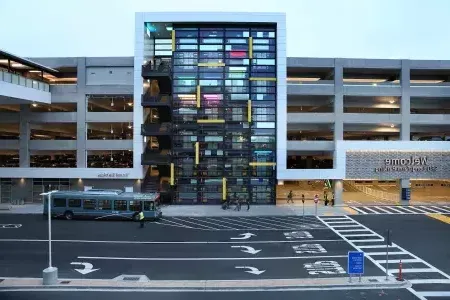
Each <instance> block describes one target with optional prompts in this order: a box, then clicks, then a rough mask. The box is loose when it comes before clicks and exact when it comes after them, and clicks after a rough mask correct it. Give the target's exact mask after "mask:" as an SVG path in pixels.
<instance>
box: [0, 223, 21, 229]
mask: <svg viewBox="0 0 450 300" xmlns="http://www.w3.org/2000/svg"><path fill="white" fill-rule="evenodd" d="M20 227H22V224H0V228H5V229H7V228H20Z"/></svg>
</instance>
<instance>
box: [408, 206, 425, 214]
mask: <svg viewBox="0 0 450 300" xmlns="http://www.w3.org/2000/svg"><path fill="white" fill-rule="evenodd" d="M408 208H409V209H410V210H412V211H415V212H418V213H419V214H426V213H428V212H427V211H426V210H422V209H420V208H418V207H417V206H409V207H408Z"/></svg>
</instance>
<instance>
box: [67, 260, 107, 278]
mask: <svg viewBox="0 0 450 300" xmlns="http://www.w3.org/2000/svg"><path fill="white" fill-rule="evenodd" d="M70 264H71V265H77V266H84V269H75V271H77V272H80V273H81V274H83V275H86V274H89V273H91V272H95V271H97V270H100V269H92V267H93V265H92V264H91V263H85V262H83V263H81V262H71V263H70Z"/></svg>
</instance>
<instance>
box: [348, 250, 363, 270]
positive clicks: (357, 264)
mask: <svg viewBox="0 0 450 300" xmlns="http://www.w3.org/2000/svg"><path fill="white" fill-rule="evenodd" d="M347 273H348V274H349V275H362V274H364V252H359V251H349V252H348V268H347Z"/></svg>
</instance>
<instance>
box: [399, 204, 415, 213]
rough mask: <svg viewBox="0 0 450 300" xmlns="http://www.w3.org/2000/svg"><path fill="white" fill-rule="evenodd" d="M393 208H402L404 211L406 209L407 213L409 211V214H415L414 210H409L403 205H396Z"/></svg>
mask: <svg viewBox="0 0 450 300" xmlns="http://www.w3.org/2000/svg"><path fill="white" fill-rule="evenodd" d="M395 208H397V209H399V210H404V211H406V212H407V213H410V214H417V213H416V212H414V211H412V210H409V209H408V208H406V207H405V206H396V207H395Z"/></svg>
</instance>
